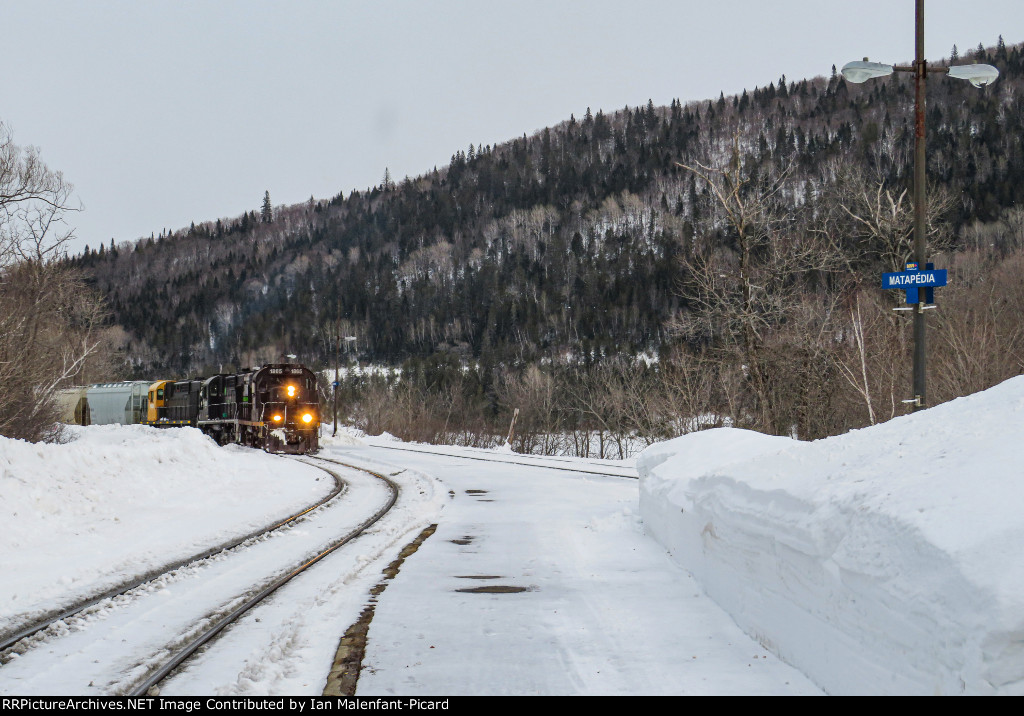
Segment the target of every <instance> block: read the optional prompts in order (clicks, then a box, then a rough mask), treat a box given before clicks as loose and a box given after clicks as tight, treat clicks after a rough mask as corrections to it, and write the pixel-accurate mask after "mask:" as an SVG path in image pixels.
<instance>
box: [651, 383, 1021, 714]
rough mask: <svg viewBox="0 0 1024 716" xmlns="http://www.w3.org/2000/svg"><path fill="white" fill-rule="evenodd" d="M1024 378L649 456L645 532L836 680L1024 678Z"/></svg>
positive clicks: (675, 445)
mask: <svg viewBox="0 0 1024 716" xmlns="http://www.w3.org/2000/svg"><path fill="white" fill-rule="evenodd" d="M1022 423H1024V377H1018V378H1014V379H1012V380H1009V381H1007V382H1005V383H1003V384H1002V385H999V386H996V387H995V388H992V389H990V390H988V391H985V392H983V393H978V394H976V395H973V396H970V397H967V398H961V399H959V400H955V401H953V402H950V403H946V404H943V405H940V406H937V407H935V408H931V409H930V410H926V411H922V412H921V413H917V414H915V415H911V416H906V417H902V418H897V419H895V420H892V421H890V422H888V423H885V424H882V425H877V426H874V427H871V428H866V429H864V430H859V431H854V432H851V433H849V434H846V435H842V436H838V437H834V438H829V439H827V440H821V441H817V442H814V443H798V442H795V441H792V440H789V439H787V438H774V437H768V436H764V435H759V434H756V433H750V432H748V431H742V430H737V429H732V428H722V429H718V430H710V431H706V432H700V433H693V434H690V435H687V436H684V437H681V438H677V439H676V440H672V441H670V442H667V443H662V444H659V445H655V446H652V447H651V448H649V449H648V450H646V451H645V452H644V453H643V454H642V455H641V456H640V458H639V459H638V462H637V468H638V471H639V472H640V476H641V485H640V506H641V512H642V515H643V518H644V523H645V527H646V529H647V531H648V532H649V533H650V534H651V535H652V536H654V537H655V538H656V539H658V540H659V541H660V542H661V543H663V544H664V545H665V546H666V547H667V548H668V549H669V551H670V552H671V553H672V555H673V558H674V559H675V560H677V561H678V562H679V563H680V564H681V565H682V566H684V567H685V568H686V569H688V570H690V571H691V572H692V573H693V575H694V576H695V577H696V578H697V579H698V580H699V581H700V582H701V583H702V585H703V586H704V589H705V590H706V591H707V593H708V594H709V595H710V596H711V597H712V598H713V599H715V600H716V601H717V602H718V603H719V604H720V605H721V606H722V607H724V608H725V609H726V610H727V611H728V612H729V613H730V614H731V615H732V617H733V618H734V619H735V620H736V622H737V623H738V624H739V625H740V626H741V627H742V628H743V629H744V630H745V631H747V632H748V633H749V634H751V635H752V636H754V637H755V638H757V639H758V640H760V641H761V642H762V643H763V644H764V645H765V646H766V647H768V648H770V649H771V650H773V651H775V652H776V653H777V654H778V655H779V656H781V657H782V658H783V659H785V660H786V661H788V662H790V663H791V664H793V665H794V666H796V667H797V668H799V669H801V670H802V671H804V673H806V674H807V675H808V676H810V677H811V678H812V679H814V680H815V681H816V682H817V683H818V684H819V685H820V686H821V687H822V688H824V689H825V690H826V691H828V692H830V693H834V694H934V693H942V694H951V693H969V694H1021V693H1024V560H1022V559H1021V556H1020V555H1021V548H1022V547H1024V514H1022V510H1021V505H1024V467H1022V465H1021V459H1020V455H1019V444H1018V442H1017V441H1018V440H1019V435H1020V431H1021V425H1022Z"/></svg>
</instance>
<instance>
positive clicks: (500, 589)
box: [455, 584, 537, 594]
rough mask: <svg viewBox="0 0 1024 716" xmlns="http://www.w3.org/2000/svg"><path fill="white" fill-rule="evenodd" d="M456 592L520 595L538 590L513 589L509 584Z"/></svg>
mask: <svg viewBox="0 0 1024 716" xmlns="http://www.w3.org/2000/svg"><path fill="white" fill-rule="evenodd" d="M455 591H456V592H464V593H466V594H518V593H519V592H535V591H537V588H536V587H513V586H511V585H508V584H489V585H487V586H485V587H466V588H465V589H456V590H455Z"/></svg>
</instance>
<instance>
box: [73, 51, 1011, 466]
mask: <svg viewBox="0 0 1024 716" xmlns="http://www.w3.org/2000/svg"><path fill="white" fill-rule="evenodd" d="M966 54H969V55H970V56H971V57H970V58H969V59H971V60H977V61H982V62H988V63H991V64H994V65H996V66H997V67H998V68H999V70H1000V72H1001V76H1000V78H999V80H998V81H997V82H996V83H995V84H994V85H992V86H991V87H988V88H985V89H984V90H977V89H975V88H973V87H971V86H970V85H969V84H967V83H965V82H962V81H957V80H953V79H949V78H946V77H943V76H939V75H934V76H932V77H931V78H930V79H929V87H928V119H927V121H928V176H929V181H930V185H929V189H930V204H931V211H930V215H929V222H930V223H929V230H930V232H931V234H930V241H931V246H932V251H933V253H935V254H936V256H937V257H936V261H937V263H938V264H939V265H940V267H948V268H950V269H951V286H950V288H948V289H943V290H942V291H941V292H940V295H939V299H938V300H939V303H940V310H939V311H935V312H934V314H933V317H932V318H931V319H930V321H931V325H932V326H933V327H934V329H933V331H934V332H933V333H932V335H933V336H935V337H934V339H933V341H932V343H933V353H934V355H935V357H934V358H933V362H932V365H931V367H930V371H931V373H932V375H933V378H932V386H933V387H932V394H933V398H932V401H931V402H933V403H934V402H937V401H941V400H944V399H948V398H950V397H953V396H955V395H958V394H960V393H961V392H964V391H967V390H969V389H977V388H980V387H986V385H989V384H991V383H992V382H993V381H997V380H999V379H1002V378H1003V377H1008V375H1012V374H1015V373H1017V372H1020V371H1021V369H1022V365H1024V364H1022V358H1021V355H1022V354H1021V348H1022V345H1024V341H1022V338H1021V335H1020V333H1021V330H1020V322H1019V316H1020V315H1021V313H1020V310H1019V309H1021V308H1022V306H1021V303H1022V301H1024V297H1022V295H1021V289H1020V288H1018V287H1017V286H1016V284H1017V283H1019V282H1017V281H1015V280H1014V279H1012V278H1011V277H1012V276H1014V275H1016V274H1015V273H1014V271H1015V270H1016V269H1015V268H1014V267H1017V268H1019V267H1020V265H1021V264H1022V263H1024V258H1022V257H1024V255H1022V253H1021V251H1022V247H1024V213H1022V211H1021V209H1020V208H1018V204H1019V202H1020V201H1021V200H1022V199H1024V144H1022V137H1024V94H1022V89H1024V52H1022V47H1021V46H1014V47H1011V48H1007V47H1005V46H1003V44H1002V42H1000V45H999V46H998V47H996V48H990V49H988V50H986V49H984V48H981V47H979V48H978V49H976V50H974V51H972V52H971V53H966ZM960 61H964V60H963V59H961V60H960ZM912 113H913V86H912V83H911V80H910V78H909V77H906V76H901V75H900V74H896V75H894V76H892V77H890V78H888V79H886V80H880V81H874V82H868V83H866V84H864V85H859V86H858V85H850V84H847V83H846V82H845V81H844V80H843V79H842V78H841V77H839V76H837V75H836V73H835V71H834V69H833V72H832V76H831V77H828V78H824V77H818V78H814V79H805V80H799V81H791V80H789V79H787V78H785V77H782V78H780V79H779V81H778V82H776V83H772V84H770V85H769V86H768V87H764V88H755V89H753V90H752V91H745V92H743V93H742V94H741V95H739V96H731V97H725V96H720V97H718V98H717V99H714V100H709V101H702V102H696V103H688V104H683V103H680V102H679V101H674V102H673V103H672V104H671V106H669V107H655V106H654V105H653V104H652V103H648V104H647V105H646V106H643V107H626V108H624V109H622V110H619V111H614V112H604V111H601V110H598V111H596V112H592V111H591V110H590V109H586V111H585V112H582V113H581V116H580V117H576V116H573V117H570V118H569V119H568V121H566V122H563V123H562V124H560V125H558V126H556V127H551V128H548V129H544V130H543V131H540V132H538V133H536V134H534V135H532V136H526V135H524V136H523V137H521V138H518V139H515V140H512V141H510V142H508V143H505V144H502V145H498V146H493V147H491V146H473V145H470V146H469V147H468V149H467V150H464V151H463V150H460V151H458V152H456V153H455V154H454V155H453V157H452V161H451V164H450V165H449V166H447V167H444V168H435V169H434V170H433V171H430V172H427V173H426V174H424V175H422V176H420V177H417V178H414V179H406V180H403V181H401V182H398V183H395V182H394V181H392V179H391V177H390V176H389V175H387V174H385V176H384V178H383V180H382V182H381V184H380V185H379V186H376V187H373V188H371V189H368V190H367V191H364V192H353V193H352V194H350V195H348V196H342V195H339V196H337V197H335V198H334V199H331V200H329V201H315V200H313V199H310V201H309V202H308V203H306V204H303V205H297V206H291V207H278V208H274V207H272V206H271V205H270V203H269V196H268V197H265V204H264V206H263V208H262V210H261V211H256V210H254V211H252V212H250V213H248V214H246V215H243V216H242V217H239V218H235V219H231V220H223V219H222V220H217V221H215V222H198V223H196V224H194V225H192V226H191V227H189V228H188V229H185V230H179V231H172V232H162V233H161V234H160V235H159V236H153V237H151V238H149V239H145V240H142V241H140V242H138V243H137V244H134V245H133V244H121V245H120V246H103V247H98V248H97V249H93V250H88V251H87V252H86V253H85V255H84V256H82V257H78V258H76V259H73V263H75V264H76V265H78V266H80V267H82V268H84V269H85V270H86V271H87V272H88V274H89V275H90V276H91V277H92V278H93V280H94V281H95V284H96V286H97V287H98V288H99V289H100V291H101V292H102V293H104V294H106V295H107V296H108V300H109V307H110V309H111V310H112V313H113V316H114V320H115V321H116V322H117V323H118V324H120V325H121V326H123V327H124V329H125V330H126V332H127V336H128V338H127V341H126V344H125V347H124V356H125V368H124V370H123V374H124V375H129V374H131V375H139V376H146V377H150V376H154V375H163V374H168V373H174V374H179V375H184V374H193V373H200V372H209V371H215V370H217V369H218V368H219V367H220V366H224V367H227V366H228V365H234V366H239V365H249V364H257V363H262V362H266V361H269V360H273V359H276V358H278V357H279V356H280V355H282V354H288V353H293V354H296V355H298V356H300V359H301V360H303V361H305V362H307V363H310V364H314V365H333V364H334V355H335V351H336V348H337V345H338V337H339V336H355V337H356V338H357V341H356V347H357V349H358V357H359V359H360V360H362V361H372V362H377V363H387V364H392V365H396V366H397V365H400V364H403V363H405V365H406V370H407V373H406V375H407V379H406V381H404V383H405V385H404V386H403V387H402V388H401V390H408V391H413V390H414V389H415V390H418V391H419V392H418V393H416V398H415V399H414V400H412V401H411V402H410V405H415V406H419V407H418V408H417V409H421V410H427V411H428V412H430V411H431V410H432V409H431V408H430V403H431V400H434V399H437V400H440V403H438V405H439V406H441V407H439V408H438V410H441V411H447V413H448V417H447V418H445V419H444V420H443V424H444V429H443V430H449V429H450V427H451V425H452V420H451V415H452V407H451V406H452V405H453V404H454V403H455V402H459V401H462V402H461V403H460V405H461V408H460V409H459V410H458V411H456V414H457V415H458V414H461V415H462V416H463V417H464V418H465V419H467V420H469V419H470V416H472V419H474V420H477V421H478V422H480V423H487V424H490V423H489V421H492V420H493V421H496V422H495V425H497V424H499V423H501V422H502V421H506V422H505V424H507V420H508V412H510V410H511V408H512V407H513V406H515V407H521V408H523V409H524V417H523V418H521V420H523V421H524V424H521V425H520V430H521V431H523V432H524V434H526V433H529V432H530V430H531V429H532V430H534V433H535V434H537V435H540V434H542V433H544V432H545V431H548V432H550V431H552V430H556V429H560V430H562V431H563V432H565V431H567V430H574V429H577V428H579V427H580V426H583V428H584V429H586V430H590V429H592V428H593V429H597V430H598V431H599V432H600V433H601V434H602V435H603V434H604V432H605V431H611V430H612V429H613V424H614V425H617V426H619V427H620V428H621V429H620V433H623V434H625V433H628V432H631V433H632V434H635V435H640V436H643V437H649V438H650V439H654V436H662V435H665V434H670V433H672V432H678V431H681V430H685V429H688V427H689V424H687V423H685V422H680V419H681V416H695V415H700V414H707V415H711V416H713V417H712V418H711V420H712V421H714V420H722V419H724V418H726V417H728V418H729V419H731V420H733V421H735V422H737V423H739V424H745V425H750V426H754V427H758V428H760V429H764V430H767V431H771V432H781V433H795V434H797V435H799V436H800V437H817V436H820V435H825V434H830V433H834V432H839V431H842V430H845V429H848V428H850V427H854V426H857V425H863V424H866V423H868V422H874V421H876V420H881V419H885V418H887V417H890V416H891V415H893V414H896V413H898V412H901V411H902V410H903V408H902V406H901V404H900V400H902V399H903V398H906V397H908V396H907V395H906V393H907V392H909V377H908V376H909V358H908V354H907V350H908V345H909V340H910V336H909V320H908V321H906V323H903V322H901V321H903V317H901V316H899V315H898V314H893V313H892V312H891V311H890V310H889V309H890V308H891V307H892V306H894V305H896V302H897V301H898V300H902V294H901V292H900V295H899V296H897V295H896V293H897V292H895V291H890V292H887V293H888V294H890V295H884V294H883V292H882V291H881V290H880V289H879V288H878V285H879V275H880V273H881V272H882V271H889V270H894V269H896V268H900V267H901V266H902V264H903V262H904V261H905V260H906V258H907V257H908V255H909V250H910V245H911V236H910V234H911V231H912V206H911V198H910V188H911V187H910V182H911V180H912V174H913V172H912V156H913V119H912ZM942 252H945V253H942ZM1014 262H1016V263H1014ZM1000 277H1003V278H1004V279H1005V281H1006V283H1005V284H1002V283H999V281H1000V280H1002V279H1000ZM982 296H986V297H987V298H984V299H983V298H982ZM990 299H991V300H990ZM1015 302H1016V303H1015ZM1014 311H1016V313H1014ZM994 312H995V313H994ZM1007 317H1012V321H1007V320H1006V318H1007ZM972 331H981V335H973V334H972V333H971V332H972ZM981 345H984V346H986V350H992V351H993V354H994V355H995V356H996V357H995V358H993V360H991V361H989V360H987V359H982V360H979V355H978V350H979V346H981ZM342 351H343V352H344V346H343V348H342ZM640 355H645V356H647V357H648V362H650V359H652V358H655V357H657V358H658V359H659V360H658V361H656V362H655V363H654V366H653V367H642V368H636V365H637V363H636V358H637V356H640ZM639 365H641V366H646V365H647V363H642V364H639ZM467 368H468V370H466V369H467ZM637 376H639V377H637ZM381 389H382V390H384V389H385V388H381ZM368 390H370V388H368V387H367V386H366V385H362V386H351V388H350V393H348V394H347V397H349V398H350V399H351V401H350V403H349V406H350V408H349V409H350V410H351V411H354V412H353V413H352V414H353V415H354V416H355V417H356V418H357V419H360V420H362V422H363V424H364V425H368V423H369V422H372V420H371V417H368V415H367V414H366V413H359V410H358V408H357V407H352V406H358V404H359V403H357V402H354V401H356V400H357V398H358V397H359V396H362V397H363V398H366V399H368V398H367V396H368V395H369V394H368V392H367V391H368ZM386 390H389V391H391V392H390V393H388V395H389V396H390V398H391V400H392V401H393V402H395V401H397V399H396V396H395V393H394V391H395V390H397V388H395V387H394V386H391V387H388V388H386ZM531 391H533V392H531ZM555 395H558V396H560V398H559V399H558V400H553V399H552V404H554V405H558V406H560V407H557V408H556V407H552V408H550V409H549V410H548V409H544V408H542V407H537V408H536V410H539V411H541V412H540V413H538V414H537V415H533V416H532V417H531V414H529V410H527V404H528V403H532V404H533V405H535V406H537V405H543V404H545V403H546V401H547V400H548V399H549V398H551V396H555ZM614 395H618V396H619V397H618V399H619V400H621V401H627V402H631V403H632V404H633V405H634V406H637V405H639V406H642V409H640V410H638V412H637V414H636V415H632V416H630V415H627V413H628V412H629V411H625V410H624V409H621V408H616V407H614V406H612V407H609V406H607V405H605V404H604V402H608V401H611V400H612V397H609V396H614ZM438 396H445V397H443V398H439V397H438ZM456 396H457V400H456ZM531 396H532V397H531ZM544 396H548V397H547V398H545V397H544ZM600 396H605V397H602V398H601V401H604V402H602V404H601V405H598V402H599V401H598V397H600ZM630 396H631V397H630ZM375 399H380V396H379V395H378V396H376V398H375ZM397 402H400V401H397ZM424 406H426V407H424ZM444 406H447V407H444ZM602 406H603V407H602ZM532 409H533V408H531V410H532ZM544 410H547V412H544ZM616 411H618V412H616ZM436 413H437V410H434V411H433V413H432V414H436ZM641 413H642V414H641ZM442 417H443V416H442ZM373 420H377V421H378V422H380V421H381V420H383V421H384V422H385V423H387V418H386V417H382V416H379V415H378V416H376V417H375V418H373ZM531 421H533V422H531ZM421 422H423V421H421ZM387 425H389V426H390V427H391V428H395V426H394V425H393V424H392V423H387ZM524 425H525V426H526V427H524ZM531 425H532V426H533V428H530V427H529V426H531ZM623 426H625V427H623ZM438 429H439V430H440V428H438ZM394 431H395V430H394V429H393V432H394ZM492 432H493V431H492ZM426 437H437V436H436V435H431V436H426ZM460 439H463V440H467V441H470V440H474V439H476V438H471V437H463V438H460ZM524 439H525V438H524ZM523 447H529V446H526V445H524V446H523Z"/></svg>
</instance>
